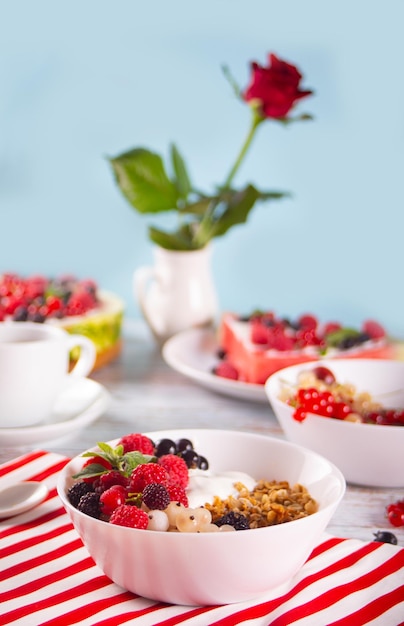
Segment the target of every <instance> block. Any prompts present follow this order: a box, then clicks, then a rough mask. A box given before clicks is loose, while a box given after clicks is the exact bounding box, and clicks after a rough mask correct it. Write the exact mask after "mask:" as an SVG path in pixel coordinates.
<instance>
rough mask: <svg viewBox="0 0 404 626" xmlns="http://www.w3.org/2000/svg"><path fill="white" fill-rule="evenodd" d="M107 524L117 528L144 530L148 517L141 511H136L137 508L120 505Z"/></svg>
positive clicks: (129, 505)
mask: <svg viewBox="0 0 404 626" xmlns="http://www.w3.org/2000/svg"><path fill="white" fill-rule="evenodd" d="M109 522H110V524H117V525H118V526H129V527H130V528H140V529H142V530H146V528H147V525H148V523H149V516H148V515H147V513H146V512H145V511H142V509H138V507H137V506H132V505H131V504H121V505H120V506H118V508H116V509H115V511H114V512H113V513H112V515H111V517H110V520H109Z"/></svg>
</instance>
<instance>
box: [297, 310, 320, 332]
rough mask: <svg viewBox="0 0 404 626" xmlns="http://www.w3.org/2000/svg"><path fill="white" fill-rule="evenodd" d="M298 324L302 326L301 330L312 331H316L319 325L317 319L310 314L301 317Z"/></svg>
mask: <svg viewBox="0 0 404 626" xmlns="http://www.w3.org/2000/svg"><path fill="white" fill-rule="evenodd" d="M297 323H298V325H299V326H300V328H305V329H311V330H315V329H316V328H317V324H318V322H317V319H316V318H315V317H314V315H310V314H306V315H301V316H300V317H299V319H298V320H297Z"/></svg>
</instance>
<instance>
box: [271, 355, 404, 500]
mask: <svg viewBox="0 0 404 626" xmlns="http://www.w3.org/2000/svg"><path fill="white" fill-rule="evenodd" d="M265 391H266V394H267V397H268V400H269V402H270V404H271V406H272V408H273V411H274V413H275V415H276V417H277V419H278V421H279V423H280V425H281V427H282V429H283V431H284V433H285V436H286V438H287V439H288V440H290V441H292V442H294V443H297V444H299V445H302V446H305V447H307V448H309V449H311V450H313V451H315V452H317V453H319V454H321V455H323V456H325V457H326V458H327V459H329V460H330V461H331V462H332V463H334V464H335V465H336V466H337V467H338V468H339V469H340V470H341V471H342V473H343V474H344V476H345V479H346V480H347V482H349V483H353V484H358V485H362V486H369V487H390V488H391V487H404V455H403V449H404V362H402V361H394V360H383V359H381V360H374V359H335V360H321V361H317V362H312V363H305V364H300V365H295V366H292V367H287V368H285V369H282V370H280V371H278V372H276V373H275V374H273V375H272V376H270V377H269V378H268V380H267V382H266V383H265Z"/></svg>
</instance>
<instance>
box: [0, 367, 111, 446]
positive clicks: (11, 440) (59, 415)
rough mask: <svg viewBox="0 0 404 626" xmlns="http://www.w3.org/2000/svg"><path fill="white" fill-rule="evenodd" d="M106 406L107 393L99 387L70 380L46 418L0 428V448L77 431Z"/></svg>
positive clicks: (35, 441)
mask: <svg viewBox="0 0 404 626" xmlns="http://www.w3.org/2000/svg"><path fill="white" fill-rule="evenodd" d="M108 404H109V394H108V392H107V391H106V389H105V388H104V387H103V386H102V385H100V384H99V383H97V382H96V381H95V380H91V379H90V378H73V377H71V380H70V378H69V381H68V384H67V387H66V389H64V390H63V391H62V393H61V394H60V396H59V398H58V401H57V403H56V406H55V408H54V410H53V412H52V415H51V416H50V417H49V418H47V419H46V420H44V421H43V422H40V423H39V424H35V425H34V426H25V427H21V428H0V442H1V445H3V446H14V445H24V444H28V443H29V445H32V444H37V443H39V442H43V441H49V440H52V439H58V438H59V437H63V436H64V435H67V434H69V433H71V432H77V431H78V430H80V429H82V428H84V427H85V426H87V425H88V424H91V423H92V422H94V421H95V420H96V419H97V418H98V417H100V415H101V414H102V413H104V411H105V409H106V408H107V406H108Z"/></svg>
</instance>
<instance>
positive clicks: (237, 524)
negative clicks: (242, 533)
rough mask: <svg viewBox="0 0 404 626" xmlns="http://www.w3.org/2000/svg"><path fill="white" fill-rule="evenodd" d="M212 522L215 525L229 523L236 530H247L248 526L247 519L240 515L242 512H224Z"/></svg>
mask: <svg viewBox="0 0 404 626" xmlns="http://www.w3.org/2000/svg"><path fill="white" fill-rule="evenodd" d="M214 524H216V526H223V525H224V524H229V526H233V528H235V529H236V530H248V529H249V528H250V525H249V523H248V519H247V518H246V517H245V516H244V515H242V513H235V512H234V511H230V513H226V515H223V517H221V518H219V519H217V520H216V521H215V522H214Z"/></svg>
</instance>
